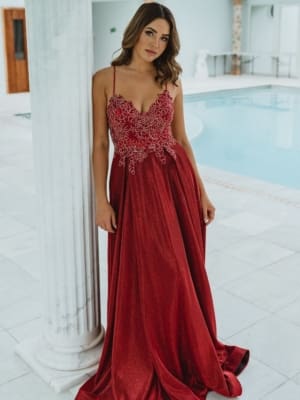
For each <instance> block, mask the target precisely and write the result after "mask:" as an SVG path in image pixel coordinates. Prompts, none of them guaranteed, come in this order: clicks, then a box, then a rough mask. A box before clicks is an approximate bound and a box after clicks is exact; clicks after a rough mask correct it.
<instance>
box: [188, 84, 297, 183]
mask: <svg viewBox="0 0 300 400" xmlns="http://www.w3.org/2000/svg"><path fill="white" fill-rule="evenodd" d="M184 109H185V121H186V128H187V133H188V136H189V138H190V142H191V144H192V146H193V150H194V154H195V157H196V160H197V162H198V163H199V164H200V165H201V164H204V165H208V166H212V167H216V168H221V169H223V170H226V171H230V172H235V173H238V174H241V175H247V176H250V177H254V178H258V179H262V180H265V181H268V182H271V183H277V184H281V185H285V186H288V187H292V188H296V189H300V89H297V88H288V87H280V86H262V87H255V88H247V89H236V90H224V91H218V92H210V93H201V94H197V95H185V97H184Z"/></svg>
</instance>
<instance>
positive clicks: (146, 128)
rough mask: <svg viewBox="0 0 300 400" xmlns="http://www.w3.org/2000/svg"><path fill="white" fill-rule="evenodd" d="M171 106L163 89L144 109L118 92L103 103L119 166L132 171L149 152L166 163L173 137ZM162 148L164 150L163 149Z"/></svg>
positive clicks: (170, 99) (169, 99)
mask: <svg viewBox="0 0 300 400" xmlns="http://www.w3.org/2000/svg"><path fill="white" fill-rule="evenodd" d="M173 114H174V109H173V102H172V98H171V96H170V94H169V92H168V90H167V89H165V90H164V91H163V92H161V93H159V94H158V96H157V98H156V100H155V101H154V102H153V103H152V104H151V106H150V108H149V110H148V111H146V112H140V111H138V110H137V109H136V108H135V107H134V105H133V103H132V102H131V101H129V100H126V99H125V98H124V97H123V96H121V95H113V96H112V97H111V98H110V99H109V102H108V105H107V117H108V123H109V127H110V133H111V137H112V141H113V143H114V146H115V153H117V154H118V155H119V156H120V159H119V166H125V162H126V159H127V160H128V170H129V172H130V173H131V174H135V166H136V163H137V162H142V161H143V160H144V159H145V158H146V157H147V156H148V155H149V153H154V154H155V156H156V157H157V158H158V159H159V160H160V161H161V162H162V163H163V164H165V163H166V154H165V151H167V152H168V153H169V154H170V155H171V156H172V157H173V158H174V159H176V153H175V150H174V148H173V147H174V145H175V143H176V140H175V138H174V137H173V135H172V132H171V122H172V119H173ZM164 150H165V151H164Z"/></svg>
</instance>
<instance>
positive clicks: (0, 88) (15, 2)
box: [0, 0, 24, 94]
mask: <svg viewBox="0 0 300 400" xmlns="http://www.w3.org/2000/svg"><path fill="white" fill-rule="evenodd" d="M3 7H24V0H0V14H1V15H0V94H1V93H5V92H6V70H5V61H4V60H5V52H4V29H3V18H2V12H3V10H2V9H3Z"/></svg>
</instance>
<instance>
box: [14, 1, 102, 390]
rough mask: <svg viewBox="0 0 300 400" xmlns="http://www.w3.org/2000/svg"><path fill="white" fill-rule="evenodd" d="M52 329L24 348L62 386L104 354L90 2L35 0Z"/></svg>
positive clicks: (37, 161) (39, 171)
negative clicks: (102, 345)
mask: <svg viewBox="0 0 300 400" xmlns="http://www.w3.org/2000/svg"><path fill="white" fill-rule="evenodd" d="M25 9H26V21H27V32H28V44H29V70H30V88H31V108H32V125H33V146H34V166H35V167H34V170H35V178H36V179H35V180H36V187H37V196H38V210H37V222H38V236H39V245H40V254H41V258H40V267H41V277H42V278H41V280H42V282H41V283H42V299H41V302H42V304H43V330H42V332H36V337H33V338H31V339H30V340H26V341H24V342H22V343H20V344H19V345H18V346H17V349H16V351H17V353H18V354H19V355H20V356H21V357H23V358H24V359H25V361H26V362H27V363H28V364H29V365H31V367H32V368H33V369H34V370H35V371H36V372H37V373H38V374H39V375H40V376H41V377H42V378H44V379H45V380H46V381H47V382H48V383H49V384H51V385H52V386H53V387H54V388H55V390H56V391H61V390H63V389H66V388H68V387H71V386H73V385H74V384H75V383H79V382H81V381H82V379H83V377H86V374H88V373H93V372H94V371H95V369H96V367H97V363H98V361H99V356H100V350H101V342H102V339H103V335H104V329H103V327H102V326H101V315H100V293H99V291H100V289H99V272H98V251H97V230H96V226H95V223H94V196H93V193H94V190H93V176H92V157H91V154H92V124H91V77H92V70H93V53H92V47H93V33H92V4H91V1H90V0H42V1H41V0H26V1H25Z"/></svg>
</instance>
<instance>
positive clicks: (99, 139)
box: [92, 70, 116, 232]
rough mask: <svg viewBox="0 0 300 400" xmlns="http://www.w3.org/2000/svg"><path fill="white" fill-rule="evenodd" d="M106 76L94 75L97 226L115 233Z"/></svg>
mask: <svg viewBox="0 0 300 400" xmlns="http://www.w3.org/2000/svg"><path fill="white" fill-rule="evenodd" d="M106 75H107V73H106V72H105V71H103V70H100V71H98V72H96V73H95V74H94V75H93V85H92V99H93V172H94V183H95V196H96V224H97V225H99V226H100V227H101V228H102V229H105V230H107V231H108V232H114V229H115V228H116V216H115V212H114V210H113V209H112V207H111V205H110V204H109V200H108V196H107V189H106V187H107V171H108V158H109V156H108V155H109V137H108V123H107V117H106V94H105V82H106V81H107V77H106Z"/></svg>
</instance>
